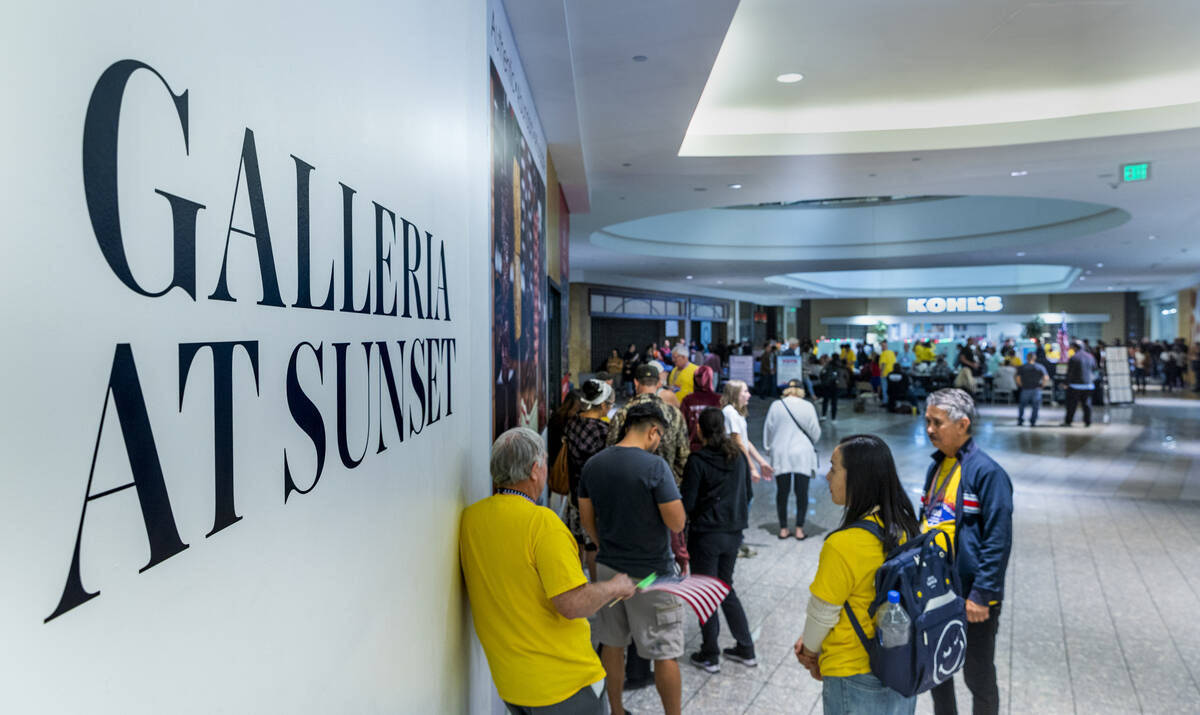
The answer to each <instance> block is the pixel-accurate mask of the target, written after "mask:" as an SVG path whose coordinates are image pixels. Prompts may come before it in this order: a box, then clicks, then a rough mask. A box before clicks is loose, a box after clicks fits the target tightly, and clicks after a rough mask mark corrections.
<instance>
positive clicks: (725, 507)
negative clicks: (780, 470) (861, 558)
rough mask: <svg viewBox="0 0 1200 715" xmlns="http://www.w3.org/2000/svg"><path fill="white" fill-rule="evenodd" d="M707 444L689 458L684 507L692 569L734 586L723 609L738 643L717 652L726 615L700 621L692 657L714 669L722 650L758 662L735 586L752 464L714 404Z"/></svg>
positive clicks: (707, 415) (705, 418) (703, 427)
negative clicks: (700, 639) (698, 648)
mask: <svg viewBox="0 0 1200 715" xmlns="http://www.w3.org/2000/svg"><path fill="white" fill-rule="evenodd" d="M700 434H701V435H702V436H703V439H704V446H703V447H702V448H701V449H700V450H699V451H696V452H692V454H691V456H690V457H688V462H687V468H686V469H685V470H684V473H683V490H682V491H683V508H684V510H685V511H686V512H687V515H688V553H689V554H691V557H692V573H695V574H701V575H704V576H715V577H717V578H719V579H721V580H722V581H724V582H725V583H726V584H728V585H729V595H728V596H726V597H725V600H724V601H722V602H721V611H722V612H723V613H724V614H725V620H726V622H728V623H729V630H730V631H731V633H732V635H733V638H734V640H735V641H736V642H737V645H736V646H735V647H733V648H726V649H725V650H724V651H718V648H719V645H718V643H717V638H718V636H720V634H721V619H719V618H717V616H716V614H715V613H714V614H713V616H712V617H711V618H709V619H708V620H707V621H705V622H704V623H703V624H702V625H701V626H700V633H701V637H702V642H701V645H700V650H699V651H698V652H695V653H692V654H691V656H690V657H689V659H688V660H689V662H691V664H692V665H694V666H696V667H697V668H700V669H701V670H705V671H707V672H709V673H716V672H719V671H720V670H721V654H722V653H723V654H724V655H725V657H726V658H728V659H730V660H732V661H735V662H737V663H741V664H742V665H744V666H747V667H750V668H753V667H755V666H757V665H758V660H757V659H756V658H755V654H754V640H753V638H752V637H751V635H750V623H749V621H747V620H746V612H745V610H743V609H742V603H741V601H740V600H738V595H737V591H736V590H735V589H734V587H733V568H734V565H735V564H736V563H737V557H738V548H739V547H740V546H741V545H742V532H743V531H744V530H745V529H746V527H747V526H748V525H749V517H750V469H749V463H748V462H747V461H746V457H745V455H743V454H742V450H741V448H739V447H738V445H737V444H736V443H735V442H734V441H733V440H732V439H730V438H729V437H728V436H727V435H726V434H725V416H724V415H723V414H721V410H719V409H717V408H715V407H709V408H708V409H706V410H704V411H703V412H702V413H700Z"/></svg>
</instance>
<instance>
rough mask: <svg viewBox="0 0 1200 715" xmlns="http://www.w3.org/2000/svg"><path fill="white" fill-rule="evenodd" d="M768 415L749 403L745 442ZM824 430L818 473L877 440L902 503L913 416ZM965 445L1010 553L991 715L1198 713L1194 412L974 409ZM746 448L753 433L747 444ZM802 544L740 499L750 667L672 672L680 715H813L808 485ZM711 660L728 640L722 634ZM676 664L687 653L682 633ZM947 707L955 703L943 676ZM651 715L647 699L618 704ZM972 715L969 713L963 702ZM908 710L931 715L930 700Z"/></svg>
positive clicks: (763, 498) (762, 485)
mask: <svg viewBox="0 0 1200 715" xmlns="http://www.w3.org/2000/svg"><path fill="white" fill-rule="evenodd" d="M766 407H767V402H766V401H765V400H761V399H759V398H755V399H753V400H752V401H751V403H750V409H751V418H752V419H751V426H750V433H751V435H752V436H754V435H761V429H762V427H761V425H762V419H763V415H764V414H765V412H766ZM845 407H847V409H845V410H844V411H843V412H841V413H839V417H838V421H837V422H836V423H832V424H831V423H829V422H822V423H821V426H822V434H821V440H820V444H819V446H818V451H819V454H820V456H821V458H822V459H823V460H824V462H825V464H823V469H822V474H823V473H824V470H825V469H826V468H827V466H828V464H827V462H828V458H829V454H830V450H831V449H832V448H833V446H834V445H835V444H836V443H837V441H838V440H839V439H841V438H843V437H846V436H848V435H851V434H855V433H858V432H870V433H874V434H878V435H880V436H883V437H885V438H886V439H887V442H888V445H889V446H890V447H891V448H892V450H893V453H894V455H895V457H896V463H897V469H898V470H899V472H900V476H901V479H902V481H903V482H904V484H905V486H906V487H908V488H909V489H910V490H911V491H912V492H913V494H914V500H916V499H917V498H918V497H919V495H920V491H921V485H922V482H923V480H924V475H925V469H926V467H927V466H928V464H929V455H930V453H931V452H932V451H933V449H932V448H931V447H930V446H929V442H928V440H927V439H926V437H925V434H924V429H923V428H924V424H923V420H921V419H919V418H917V417H913V416H908V415H892V414H886V413H883V412H880V411H878V410H876V409H873V408H872V407H868V408H867V411H866V412H864V413H857V414H856V413H854V412H853V411H852V410H850V409H848V407H849V405H845ZM980 414H981V417H982V419H981V424H980V426H979V430H978V433H977V436H976V438H977V439H978V440H979V443H980V445H981V446H982V447H983V448H984V449H985V450H986V451H987V452H988V453H989V454H991V455H992V456H993V457H994V458H995V459H996V460H997V461H998V462H999V463H1000V464H1001V465H1002V466H1003V467H1004V468H1005V469H1007V470H1008V473H1009V475H1010V476H1011V477H1012V481H1013V491H1014V497H1013V498H1014V504H1015V507H1014V512H1013V533H1014V543H1013V551H1012V556H1011V559H1010V562H1009V569H1008V576H1007V584H1006V589H1005V590H1006V594H1007V595H1006V598H1005V602H1004V610H1003V613H1002V615H1001V617H1000V632H999V635H998V638H997V644H996V670H997V678H998V681H999V684H1000V692H1001V704H1002V711H1003V712H1006V713H1014V714H1016V713H1039V714H1047V715H1049V714H1056V715H1057V714H1059V713H1064V714H1065V713H1075V714H1077V715H1093V714H1101V713H1104V714H1109V713H1111V714H1112V715H1122V714H1127V713H1195V712H1198V711H1200V645H1198V644H1200V619H1197V618H1196V614H1197V613H1200V572H1198V570H1197V565H1198V564H1200V450H1198V449H1197V448H1196V445H1197V444H1200V442H1198V441H1197V440H1198V438H1200V401H1198V400H1196V399H1194V398H1191V397H1190V396H1186V395H1185V396H1170V395H1166V396H1160V395H1159V394H1157V393H1155V392H1151V393H1150V396H1148V397H1145V398H1142V397H1139V401H1138V403H1137V404H1136V405H1134V406H1120V407H1103V408H1097V414H1096V422H1095V423H1094V424H1093V426H1092V427H1091V428H1088V429H1082V428H1081V427H1080V426H1078V425H1076V426H1075V427H1070V428H1067V427H1057V426H1049V425H1056V424H1057V423H1058V422H1059V421H1061V416H1062V415H1061V410H1055V409H1054V408H1047V409H1046V410H1045V412H1044V413H1043V414H1044V419H1045V424H1046V425H1047V426H1044V427H1043V426H1038V427H1036V428H1030V427H1028V426H1026V427H1018V426H1016V407H1015V406H985V407H982V408H981V410H980ZM755 439H756V440H757V439H758V437H755ZM809 502H810V506H809V515H808V518H807V519H808V521H807V523H806V525H805V531H806V532H807V534H808V538H807V539H805V540H804V541H797V540H795V539H786V540H779V539H778V538H777V537H776V535H777V532H778V522H777V521H776V518H775V487H774V485H773V484H769V483H766V482H759V483H758V484H757V485H756V487H755V490H754V501H753V503H752V517H751V528H750V529H747V531H746V542H747V543H748V544H749V545H750V547H751V549H752V550H753V552H754V555H753V556H752V557H749V558H739V559H738V562H737V570H736V572H735V574H734V580H735V586H736V588H737V590H738V593H739V595H740V597H741V600H742V603H743V604H744V605H745V607H746V612H747V616H748V617H749V619H750V624H751V627H752V628H753V630H754V634H755V635H756V638H757V640H756V643H755V645H756V648H757V651H758V657H759V660H760V665H759V666H758V667H757V668H746V667H744V666H741V665H739V664H737V663H734V662H731V661H722V663H721V672H720V673H717V674H713V675H710V674H708V673H706V672H704V671H702V670H698V669H696V668H692V667H687V666H685V668H684V670H683V679H684V680H683V683H684V684H683V692H684V698H685V706H684V712H685V713H691V714H692V715H701V714H704V715H732V714H735V713H749V714H754V715H772V714H781V713H803V714H807V713H820V712H821V684H820V683H818V682H816V681H814V680H813V679H812V678H811V677H810V676H809V674H808V672H807V671H805V670H804V669H803V668H802V667H800V666H799V664H797V662H796V658H795V656H794V655H793V654H792V644H793V643H794V642H795V640H796V638H797V637H798V636H799V635H800V633H801V632H802V631H803V628H804V607H805V604H806V603H807V601H808V585H809V583H810V582H811V581H812V577H813V574H814V572H815V570H816V566H817V557H818V555H819V553H820V549H821V543H822V539H823V538H824V537H825V535H826V534H827V533H828V531H829V530H830V529H831V528H836V526H837V524H838V523H839V522H840V519H841V508H840V507H837V506H835V505H833V504H832V503H831V502H830V499H829V490H828V487H827V486H826V484H825V481H824V479H823V478H822V477H818V478H817V479H814V480H813V481H812V484H811V485H810V490H809ZM721 634H722V639H723V640H722V647H724V646H726V645H732V644H733V642H732V640H731V639H730V638H729V635H728V634H729V629H728V627H727V626H726V625H725V624H724V623H722V628H721ZM688 636H689V642H688V646H689V647H688V651H689V652H691V651H692V650H694V649H695V648H696V647H698V645H699V629H698V627H697V626H696V623H695V621H694V619H691V620H690V621H689V629H688ZM956 686H957V689H958V691H959V692H958V702H959V707H960V708H962V707H963V705H964V703H970V695H969V693H968V692H967V690H966V688H965V686H964V685H963V684H962V678H961V677H959V678H956ZM625 702H626V704H627V705H628V706H629V709H630V710H632V711H633V712H637V713H641V712H658V711H659V705H658V698H657V695H656V694H655V693H654V689H653V688H647V689H644V690H639V691H635V692H633V693H629V694H627V695H626V697H625ZM968 707H969V706H968ZM917 712H918V713H931V712H932V706H931V702H930V699H929V696H928V695H922V696H920V697H919V698H918V700H917Z"/></svg>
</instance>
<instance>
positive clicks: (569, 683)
mask: <svg viewBox="0 0 1200 715" xmlns="http://www.w3.org/2000/svg"><path fill="white" fill-rule="evenodd" d="M491 472H492V483H493V484H494V485H495V486H496V487H497V493H496V494H494V495H492V496H490V497H488V498H487V499H483V500H482V501H479V502H476V503H475V504H472V505H471V506H469V507H467V508H466V510H465V511H463V515H462V523H461V525H460V527H459V558H460V560H461V563H462V570H463V576H464V578H465V580H466V583H467V597H468V599H469V600H470V602H471V613H472V617H473V619H474V622H475V632H476V633H477V634H478V635H479V641H480V643H481V644H483V651H484V653H485V654H486V655H487V660H488V667H489V668H490V669H491V671H492V680H493V681H495V683H496V690H497V691H498V692H499V693H500V698H501V699H502V700H504V702H505V704H506V705H508V709H509V711H510V712H511V713H514V715H528V714H529V713H531V712H532V711H533V709H535V708H536V711H537V712H538V713H539V714H540V713H547V714H551V713H559V712H561V713H564V714H565V713H572V714H574V713H589V714H591V713H595V714H596V715H599V714H600V713H602V712H603V711H604V706H603V700H602V698H601V693H602V692H603V686H604V668H603V666H601V664H600V659H599V658H597V657H596V651H595V650H593V649H592V643H591V627H590V626H589V625H588V622H587V620H585V619H587V617H588V616H590V615H592V614H593V613H595V612H596V611H597V610H599V609H600V608H601V607H602V606H604V605H605V604H607V603H609V602H610V601H612V600H613V599H620V598H630V597H632V596H633V595H635V594H636V593H637V588H636V586H635V585H634V583H633V581H631V580H630V578H629V576H627V575H625V574H623V573H618V574H616V575H614V576H613V577H612V578H610V579H609V580H607V581H603V582H600V583H591V584H589V583H588V582H587V578H586V577H584V575H583V569H582V567H581V566H580V563H579V547H578V545H577V544H576V543H575V539H574V537H572V536H571V532H570V531H569V530H568V529H567V527H566V525H565V524H563V522H562V520H561V519H559V518H558V516H557V515H556V514H555V513H554V512H553V511H550V510H549V509H547V508H546V507H543V506H538V505H537V503H536V501H535V499H537V497H538V496H539V495H540V494H541V493H542V490H543V489H544V488H545V486H546V449H545V446H544V445H543V443H542V438H541V437H539V436H538V434H537V433H536V432H534V431H533V430H531V429H528V428H526V427H515V428H513V429H510V430H508V431H507V432H505V433H504V434H502V435H500V437H499V438H497V439H496V442H495V444H493V445H492V458H491Z"/></svg>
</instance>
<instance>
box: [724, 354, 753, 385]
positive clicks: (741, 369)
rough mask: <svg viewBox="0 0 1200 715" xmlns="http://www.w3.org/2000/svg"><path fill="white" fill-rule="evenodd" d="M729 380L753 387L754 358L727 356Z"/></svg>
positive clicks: (748, 356)
mask: <svg viewBox="0 0 1200 715" xmlns="http://www.w3.org/2000/svg"><path fill="white" fill-rule="evenodd" d="M729 379H730V380H741V381H742V382H744V383H746V384H747V385H751V386H753V385H754V358H753V357H751V356H750V355H730V356H729Z"/></svg>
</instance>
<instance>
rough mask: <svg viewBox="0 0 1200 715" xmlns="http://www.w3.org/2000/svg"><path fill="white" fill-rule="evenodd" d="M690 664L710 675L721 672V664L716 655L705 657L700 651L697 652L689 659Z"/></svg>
mask: <svg viewBox="0 0 1200 715" xmlns="http://www.w3.org/2000/svg"><path fill="white" fill-rule="evenodd" d="M688 662H690V663H691V664H692V665H694V666H696V667H697V668H699V669H700V670H704V671H707V672H709V673H720V672H721V663H720V661H719V660H718V659H717V656H715V655H704V654H703V653H701V652H700V651H696V652H695V653H692V655H691V657H689V658H688Z"/></svg>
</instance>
